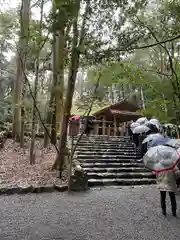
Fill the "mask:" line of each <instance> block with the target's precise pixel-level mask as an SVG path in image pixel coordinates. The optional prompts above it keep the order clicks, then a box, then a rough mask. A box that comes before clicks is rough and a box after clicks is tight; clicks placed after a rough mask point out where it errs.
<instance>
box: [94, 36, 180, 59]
mask: <svg viewBox="0 0 180 240" xmlns="http://www.w3.org/2000/svg"><path fill="white" fill-rule="evenodd" d="M179 38H180V34H179V35H177V36H175V37H172V38H169V39H167V40H162V41H157V42H156V43H153V44H149V45H145V46H140V47H134V48H124V49H123V48H117V49H108V50H104V51H103V50H102V51H96V50H94V49H91V50H92V51H93V52H95V53H97V54H101V53H104V54H105V53H108V52H128V51H133V50H139V49H146V48H151V47H155V46H157V45H161V44H165V43H167V42H172V41H174V40H177V39H179Z"/></svg>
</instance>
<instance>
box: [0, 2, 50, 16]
mask: <svg viewBox="0 0 180 240" xmlns="http://www.w3.org/2000/svg"><path fill="white" fill-rule="evenodd" d="M35 2H37V0H31V5H32V4H33V3H35ZM0 3H1V4H0V11H6V10H7V9H10V8H17V7H18V5H20V4H21V0H1V1H0ZM50 6H51V1H49V2H48V3H46V4H45V5H44V12H45V13H46V12H48V11H49V9H50ZM31 11H32V14H33V18H35V19H39V18H40V8H37V7H34V8H32V9H31Z"/></svg>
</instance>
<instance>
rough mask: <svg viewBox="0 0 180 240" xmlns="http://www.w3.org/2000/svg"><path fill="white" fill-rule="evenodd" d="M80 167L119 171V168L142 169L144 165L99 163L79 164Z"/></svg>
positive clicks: (138, 163)
mask: <svg viewBox="0 0 180 240" xmlns="http://www.w3.org/2000/svg"><path fill="white" fill-rule="evenodd" d="M81 165H82V167H83V168H92V169H94V168H97V167H98V168H99V169H101V168H107V169H108V168H115V169H121V168H127V169H128V168H138V167H139V168H140V167H141V168H142V169H143V168H144V164H143V163H142V162H126V163H122V162H119V161H118V162H108V163H106V162H103V161H100V162H93V163H92V162H90V163H89V162H82V163H81Z"/></svg>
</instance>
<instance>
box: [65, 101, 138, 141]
mask: <svg viewBox="0 0 180 240" xmlns="http://www.w3.org/2000/svg"><path fill="white" fill-rule="evenodd" d="M137 110H138V107H137V106H135V105H134V104H133V103H131V102H129V101H127V100H123V101H121V102H118V103H116V104H113V105H110V106H108V107H105V108H103V109H101V110H99V111H97V112H95V113H94V114H92V115H91V116H93V117H94V119H95V120H93V122H94V130H93V133H92V134H94V135H108V136H120V135H124V132H125V129H126V126H127V123H128V122H130V121H135V120H137V119H138V118H139V117H141V114H140V113H138V112H137ZM82 131H83V125H82V123H81V121H75V122H74V123H71V124H70V126H69V135H77V134H79V133H80V132H82Z"/></svg>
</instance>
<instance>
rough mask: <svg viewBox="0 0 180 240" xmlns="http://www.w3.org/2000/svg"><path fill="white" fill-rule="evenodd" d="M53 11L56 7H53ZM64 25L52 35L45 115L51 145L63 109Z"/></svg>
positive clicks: (46, 137)
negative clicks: (51, 60)
mask: <svg viewBox="0 0 180 240" xmlns="http://www.w3.org/2000/svg"><path fill="white" fill-rule="evenodd" d="M53 11H54V12H56V7H55V6H54V5H53ZM65 26H66V25H65V24H63V25H61V26H60V28H59V29H55V30H54V34H53V86H52V90H51V99H50V105H49V112H48V115H47V120H48V123H49V124H51V143H52V144H56V140H57V125H58V124H57V120H58V119H59V120H60V117H61V115H62V108H63V90H64V57H65V34H64V31H65ZM48 138H49V136H48V134H47V133H46V134H45V138H44V147H47V145H48V142H49V140H48Z"/></svg>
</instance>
